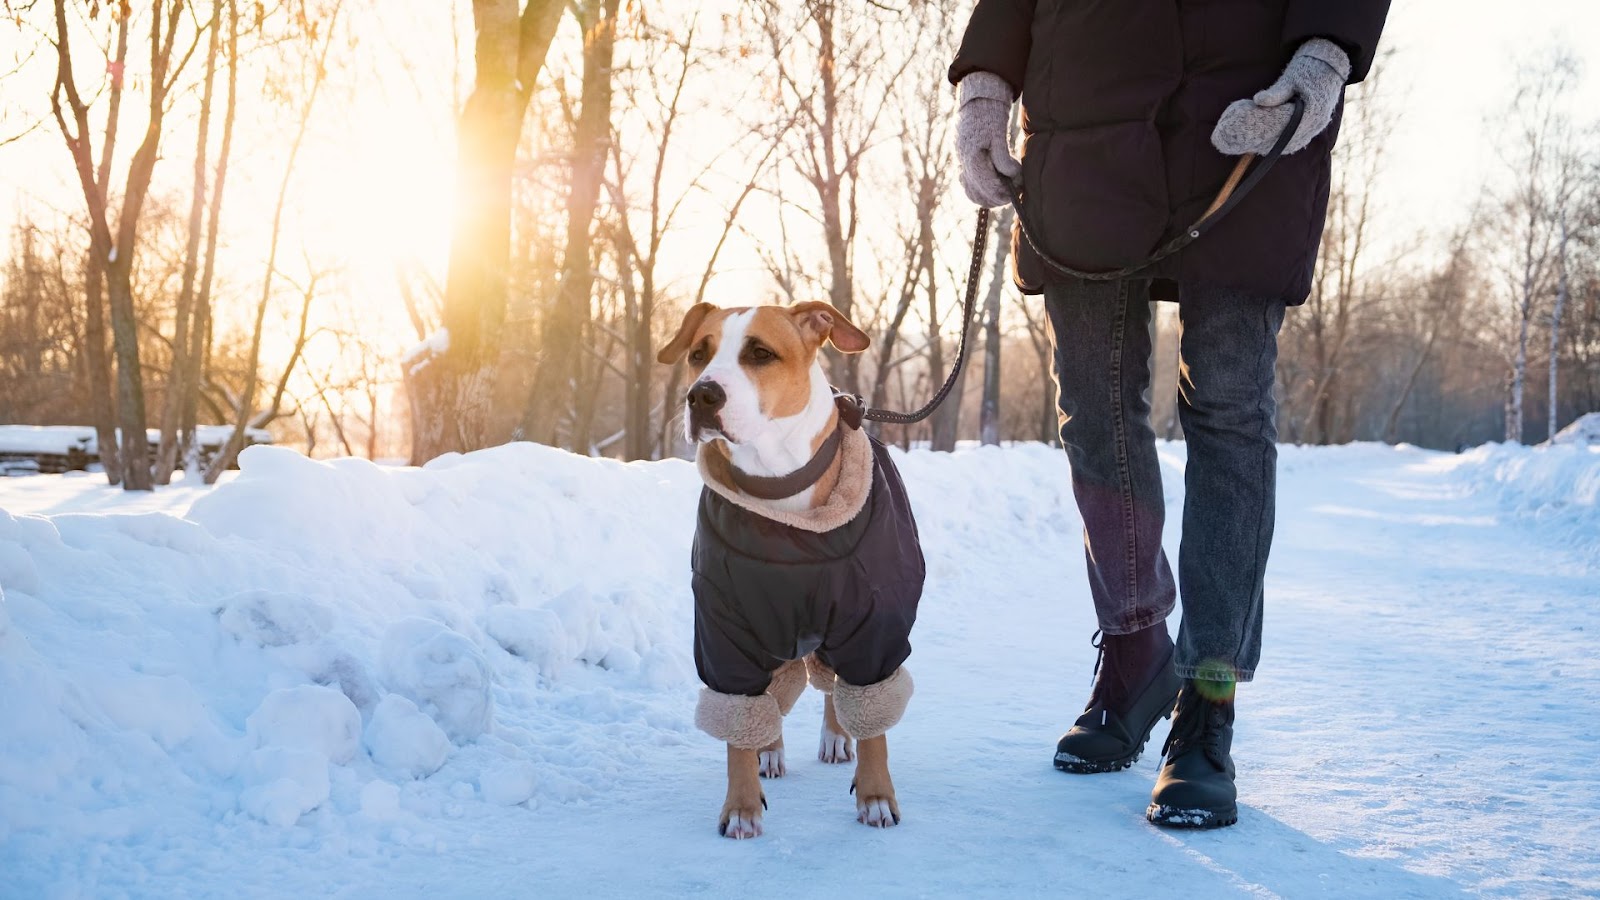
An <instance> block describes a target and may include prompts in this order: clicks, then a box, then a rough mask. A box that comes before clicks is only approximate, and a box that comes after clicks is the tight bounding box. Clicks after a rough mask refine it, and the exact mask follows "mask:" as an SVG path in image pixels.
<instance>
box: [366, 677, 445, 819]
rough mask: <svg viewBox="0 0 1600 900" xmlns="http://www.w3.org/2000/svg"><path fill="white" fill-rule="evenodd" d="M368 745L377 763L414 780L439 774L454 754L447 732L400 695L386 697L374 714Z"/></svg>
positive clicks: (367, 739) (368, 733) (369, 728)
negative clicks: (435, 773)
mask: <svg viewBox="0 0 1600 900" xmlns="http://www.w3.org/2000/svg"><path fill="white" fill-rule="evenodd" d="M366 744H367V752H368V753H371V754H372V761H373V762H375V763H377V764H378V765H380V766H382V767H384V768H385V769H390V770H392V771H394V772H397V773H400V774H403V775H406V776H408V777H411V778H426V777H428V776H429V775H432V774H433V773H434V772H437V771H439V767H440V766H442V765H444V761H445V758H446V757H448V756H449V755H450V738H449V737H448V736H446V735H445V733H444V730H443V729H441V728H440V727H439V726H438V725H437V724H435V723H434V721H433V720H432V719H430V718H428V717H427V716H426V715H424V714H423V712H422V711H421V710H419V709H417V705H416V704H415V703H412V702H411V701H410V700H407V699H406V698H404V697H402V696H400V695H399V694H390V695H388V696H386V697H384V698H383V700H382V701H381V702H379V703H378V706H377V708H376V709H374V710H373V711H372V721H371V722H369V723H368V724H367V735H366ZM363 805H364V802H363Z"/></svg>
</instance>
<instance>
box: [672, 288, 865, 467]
mask: <svg viewBox="0 0 1600 900" xmlns="http://www.w3.org/2000/svg"><path fill="white" fill-rule="evenodd" d="M824 343H832V344H833V345H834V346H835V347H837V348H839V349H840V350H842V351H844V352H845V353H860V352H861V351H863V350H865V349H867V345H868V343H869V342H868V340H867V336H866V335H865V334H864V333H862V331H861V329H859V328H857V327H856V326H855V325H853V324H851V323H850V320H849V319H846V318H845V317H844V316H843V315H842V314H840V312H839V311H838V310H836V309H834V308H833V307H832V306H830V305H828V304H827V303H821V302H811V303H800V304H796V305H794V306H757V307H743V308H739V309H719V308H717V307H715V306H712V305H711V304H709V303H697V304H695V305H694V306H693V307H691V308H690V309H689V311H688V312H687V313H686V314H685V315H684V317H683V324H682V325H680V326H679V327H678V333H677V334H676V335H674V336H673V338H672V340H671V341H669V342H668V343H667V345H666V346H665V347H663V348H661V352H660V353H659V354H657V355H656V359H657V360H658V361H659V362H662V363H665V364H672V363H676V362H678V361H679V360H682V359H685V358H687V360H688V363H689V369H690V371H691V372H692V373H693V374H694V382H693V384H691V385H690V387H689V392H688V394H687V395H686V396H685V397H684V432H685V434H686V435H687V436H688V438H689V441H690V442H691V443H699V442H702V441H710V440H715V439H717V438H721V439H723V440H726V441H727V442H728V443H730V444H746V443H750V442H752V441H756V440H759V439H760V438H761V437H762V436H764V435H765V434H766V433H767V432H768V431H770V430H771V429H772V428H773V427H774V426H775V425H777V424H778V423H781V422H783V421H784V420H786V419H792V418H793V417H795V416H798V415H800V414H801V413H802V412H804V411H805V409H806V406H807V405H808V404H809V403H810V402H811V398H812V396H813V382H812V378H813V372H814V371H815V370H816V369H817V351H818V350H819V349H821V347H822V345H823V344H824ZM819 377H820V376H819Z"/></svg>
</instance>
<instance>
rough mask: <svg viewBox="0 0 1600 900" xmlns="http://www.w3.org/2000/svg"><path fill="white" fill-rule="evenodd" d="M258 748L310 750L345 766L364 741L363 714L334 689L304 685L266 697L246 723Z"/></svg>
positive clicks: (246, 727) (281, 690)
mask: <svg viewBox="0 0 1600 900" xmlns="http://www.w3.org/2000/svg"><path fill="white" fill-rule="evenodd" d="M245 730H246V732H247V733H248V734H249V735H250V736H251V737H252V738H254V740H255V743H256V746H258V747H284V748H288V749H292V750H308V751H311V752H313V753H317V754H319V755H321V756H322V757H324V758H325V759H329V760H332V761H333V762H336V763H339V764H341V765H343V764H344V763H347V762H349V761H350V759H351V758H352V757H354V756H355V755H356V749H357V748H358V747H359V746H360V741H361V713H360V712H358V711H357V710H356V707H355V704H353V703H351V702H350V698H349V697H346V696H345V695H344V694H342V693H340V692H339V691H336V690H334V689H333V688H329V687H323V686H322V685H317V684H302V685H299V686H297V687H292V688H280V689H279V690H276V691H273V692H272V693H270V694H268V695H267V698H266V699H265V700H262V701H261V705H260V706H259V707H257V708H256V711H255V712H253V713H251V714H250V717H249V718H248V719H246V720H245Z"/></svg>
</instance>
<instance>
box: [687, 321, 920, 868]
mask: <svg viewBox="0 0 1600 900" xmlns="http://www.w3.org/2000/svg"><path fill="white" fill-rule="evenodd" d="M825 343H832V344H833V346H834V347H836V348H837V349H839V350H841V351H843V352H845V353H860V352H861V351H863V350H865V349H867V345H868V339H867V336H866V335H865V334H864V333H862V331H861V330H860V329H859V328H857V327H856V326H855V325H853V324H851V323H850V321H849V320H848V319H847V318H846V317H845V316H843V315H841V314H840V313H839V312H838V310H836V309H834V308H833V307H832V306H830V305H829V304H826V303H820V302H813V303H801V304H797V305H795V306H791V307H779V306H762V307H750V308H740V309H720V308H717V307H715V306H712V305H710V304H706V303H701V304H697V305H696V306H694V307H693V308H691V309H690V310H689V311H688V313H687V314H686V315H685V316H684V319H683V323H682V325H681V326H680V327H679V329H678V332H677V334H676V335H675V336H674V337H673V338H672V340H671V341H670V342H669V343H668V344H667V345H666V346H665V347H663V348H662V350H661V352H660V353H659V354H658V356H657V359H658V361H659V362H661V363H664V364H675V363H678V362H679V361H682V360H685V359H687V362H688V366H689V368H690V369H691V371H692V372H693V375H694V381H693V383H692V385H691V386H690V388H689V390H688V392H687V394H686V396H685V400H684V419H685V422H684V424H685V433H686V435H687V437H688V439H689V440H690V442H692V443H694V444H695V446H696V463H697V466H698V468H699V470H700V474H701V477H702V479H703V480H704V481H705V484H706V487H705V490H704V491H702V495H701V504H700V509H699V517H698V527H697V531H696V537H695V550H694V566H693V568H694V593H695V662H696V666H697V668H698V670H699V673H700V677H701V679H702V681H704V682H705V684H706V688H705V690H704V691H702V693H701V698H700V703H699V707H698V709H697V711H696V723H697V724H698V725H699V726H700V727H701V728H702V729H703V730H705V731H706V732H707V733H709V734H711V735H712V736H713V737H716V738H718V739H720V740H723V741H724V742H726V744H727V751H728V792H727V799H726V801H725V802H724V803H723V807H722V814H721V817H720V821H719V828H720V831H721V833H722V834H723V835H725V836H727V837H730V838H747V837H755V836H757V835H759V834H761V832H762V810H763V809H765V808H766V797H765V795H764V793H763V791H762V789H761V785H760V781H759V779H760V778H778V777H781V776H783V775H784V774H785V770H786V766H785V762H784V755H783V734H782V717H783V716H784V715H785V714H787V713H788V712H789V710H790V709H791V708H792V707H793V705H794V703H795V701H796V700H797V699H798V697H799V695H800V693H801V692H802V691H803V690H804V689H805V685H806V683H807V682H808V681H809V683H811V684H812V685H813V686H815V687H817V688H819V689H820V690H822V691H824V692H825V694H826V699H825V703H824V707H823V722H822V737H821V746H820V748H819V751H818V758H819V759H821V760H822V761H823V762H827V763H844V762H848V761H850V760H851V759H855V761H856V772H855V782H854V784H853V786H852V790H853V791H854V793H855V795H856V809H857V818H858V820H859V821H861V822H863V823H865V824H868V825H872V826H876V827H890V826H892V825H895V824H897V823H898V822H899V821H900V809H899V805H898V802H897V800H896V797H895V790H894V784H893V782H892V781H891V779H890V776H889V759H888V742H887V739H886V737H885V732H886V731H887V730H888V728H889V727H891V726H893V725H894V724H895V722H897V721H898V720H899V718H900V715H901V714H902V713H903V711H904V709H905V706H906V703H907V701H908V700H909V698H910V695H911V679H910V675H909V674H908V673H907V672H906V671H905V670H904V669H903V668H902V667H901V663H902V662H903V661H904V659H905V657H906V656H907V655H908V654H909V653H910V644H909V641H908V640H907V638H908V636H909V632H910V628H911V623H912V621H913V620H914V618H915V610H916V602H917V599H918V598H919V597H920V593H921V588H922V578H923V573H924V563H923V559H922V554H921V551H920V548H919V547H918V546H917V543H916V529H915V523H914V521H913V520H912V519H911V515H910V506H909V503H908V502H907V501H906V499H905V494H904V487H903V485H902V484H901V482H900V479H899V474H898V473H897V472H896V471H895V470H894V466H893V464H892V462H890V460H889V457H888V454H887V452H886V451H885V450H884V449H883V447H882V446H881V445H879V444H878V443H877V442H876V441H873V440H871V439H869V438H868V436H867V435H866V433H865V432H863V431H861V430H859V425H860V420H859V416H858V415H857V416H846V417H845V420H848V419H852V418H853V419H854V421H853V422H850V423H849V424H846V421H845V420H842V419H841V410H842V409H845V410H848V409H849V407H847V406H842V405H841V404H840V403H838V402H837V400H836V397H835V394H834V391H833V389H832V387H831V386H830V385H829V383H828V379H827V376H826V375H825V374H824V372H823V368H822V365H821V361H820V359H819V351H820V350H821V348H822V346H823V344H825ZM863 555H865V556H866V557H868V558H866V559H863V558H862V556H863ZM835 670H836V671H835ZM852 739H854V740H855V742H856V743H857V744H858V745H859V746H858V747H857V748H855V749H854V750H852Z"/></svg>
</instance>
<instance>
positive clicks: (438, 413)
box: [404, 0, 566, 464]
mask: <svg viewBox="0 0 1600 900" xmlns="http://www.w3.org/2000/svg"><path fill="white" fill-rule="evenodd" d="M565 6H566V4H565V3H564V2H563V0H526V3H525V4H522V5H520V6H519V0H473V3H472V15H473V22H474V24H475V25H476V27H477V43H476V47H475V50H474V56H475V58H476V60H477V73H476V77H475V80H474V83H473V89H472V94H471V95H470V96H469V97H468V98H467V102H466V107H465V109H463V110H462V113H461V117H460V120H459V123H458V126H457V135H458V141H459V156H460V161H459V163H458V167H457V184H458V190H457V193H458V201H457V202H458V203H459V204H460V208H459V209H458V211H457V215H456V228H455V234H454V236H453V237H452V239H451V246H450V271H449V277H448V278H447V280H446V284H445V291H444V308H443V315H442V318H443V325H444V329H445V333H446V335H447V336H448V341H442V342H439V343H440V344H442V345H443V346H442V349H430V350H428V351H427V352H426V354H425V355H423V356H422V357H421V358H419V359H414V360H412V361H411V362H410V363H409V364H408V365H407V366H406V367H405V369H404V373H405V376H406V386H407V394H408V396H409V397H410V400H411V411H412V412H411V420H412V449H411V459H412V462H414V463H417V464H421V463H423V462H426V461H427V460H429V459H432V458H433V457H435V456H438V455H439V454H441V453H446V452H450V451H464V450H474V449H477V448H479V447H482V446H484V445H485V442H486V441H487V437H488V436H487V434H486V433H485V420H486V418H487V415H488V405H489V402H490V397H491V391H492V387H493V382H494V377H495V372H496V369H497V366H498V361H499V357H500V331H501V328H502V326H503V325H504V324H505V319H506V301H507V277H508V269H509V265H510V253H511V194H512V170H513V167H514V164H515V161H516V154H517V142H518V140H519V138H520V137H521V134H522V123H523V118H524V116H525V115H526V112H527V109H528V103H529V101H530V100H531V99H532V97H533V92H534V89H535V86H536V84H537V82H538V78H539V73H540V72H541V71H542V70H543V69H544V63H545V56H546V54H547V53H548V51H549V49H550V43H551V41H552V40H553V39H554V38H555V33H556V26H557V25H558V24H559V23H560V20H561V13H562V11H563V9H564V8H565Z"/></svg>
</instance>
